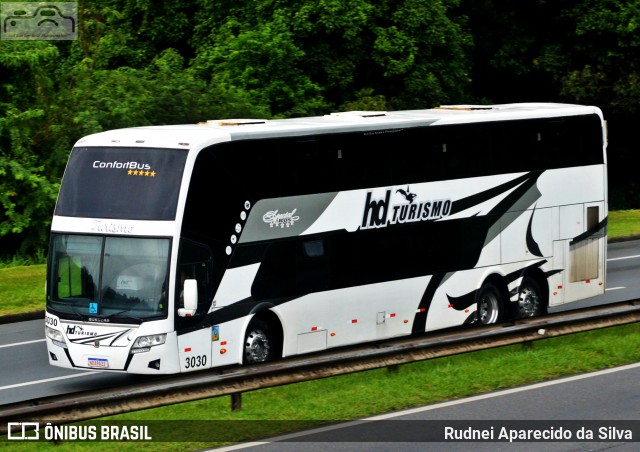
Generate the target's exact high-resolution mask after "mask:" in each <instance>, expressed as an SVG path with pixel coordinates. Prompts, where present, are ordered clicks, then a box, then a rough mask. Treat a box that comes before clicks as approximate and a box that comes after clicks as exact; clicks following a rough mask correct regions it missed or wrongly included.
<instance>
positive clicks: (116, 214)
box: [55, 147, 187, 220]
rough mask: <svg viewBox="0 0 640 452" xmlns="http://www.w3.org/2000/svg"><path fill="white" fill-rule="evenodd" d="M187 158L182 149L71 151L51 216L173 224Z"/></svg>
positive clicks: (107, 148)
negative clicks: (171, 222) (161, 221)
mask: <svg viewBox="0 0 640 452" xmlns="http://www.w3.org/2000/svg"><path fill="white" fill-rule="evenodd" d="M186 158H187V151H185V150H182V149H157V148H125V147H111V148H109V147H77V148H74V149H73V150H72V151H71V156H70V157H69V162H68V164H67V169H66V171H65V174H64V178H63V179H62V185H61V187H60V195H59V196H58V203H57V205H56V210H55V214H56V215H62V216H68V217H89V218H120V219H128V220H174V219H175V216H176V208H177V203H178V194H179V192H180V183H181V181H182V173H183V171H184V164H185V161H186Z"/></svg>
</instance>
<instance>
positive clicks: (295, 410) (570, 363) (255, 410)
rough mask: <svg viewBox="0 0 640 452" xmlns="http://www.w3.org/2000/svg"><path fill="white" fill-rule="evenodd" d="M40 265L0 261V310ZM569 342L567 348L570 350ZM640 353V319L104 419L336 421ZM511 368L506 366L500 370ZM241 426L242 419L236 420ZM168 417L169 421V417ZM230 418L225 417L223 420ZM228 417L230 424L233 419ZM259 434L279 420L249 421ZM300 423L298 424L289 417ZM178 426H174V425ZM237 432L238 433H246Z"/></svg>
mask: <svg viewBox="0 0 640 452" xmlns="http://www.w3.org/2000/svg"><path fill="white" fill-rule="evenodd" d="M608 234H609V237H610V238H613V237H626V236H633V235H637V234H640V210H633V211H619V212H610V213H609V224H608ZM44 275H45V266H44V265H36V266H30V267H13V268H0V294H2V295H1V299H0V303H2V305H1V306H0V314H6V313H17V312H28V311H33V310H42V309H43V304H44V303H43V300H44V295H43V294H44V279H45V276H44ZM567 350H570V351H571V352H570V353H567ZM639 360H640V324H632V325H627V326H622V327H615V328H608V329H604V330H598V331H591V332H586V333H580V334H574V335H570V336H565V337H560V338H553V339H545V340H542V341H538V342H535V343H534V344H533V346H532V347H523V346H522V345H513V346H508V347H502V348H497V349H492V350H484V351H480V352H474V353H467V354H462V355H457V356H452V357H447V358H439V359H434V360H427V361H422V362H417V363H413V364H406V365H403V366H400V367H399V368H398V370H397V371H389V370H388V369H378V370H373V371H368V372H361V373H356V374H350V375H344V376H339V377H333V378H327V379H323V380H316V381H309V382H303V383H297V384H292V385H287V386H282V387H277V388H270V389H264V390H259V391H253V392H249V393H246V394H244V395H243V409H242V410H241V411H235V412H232V411H231V410H230V398H229V397H217V398H211V399H206V400H200V401H196V402H191V403H185V404H179V405H173V406H169V407H164V408H157V409H151V410H145V411H138V412H133V413H128V414H124V415H119V416H112V417H109V418H104V420H136V421H139V420H141V423H143V422H144V421H157V420H164V421H173V420H175V421H182V422H184V421H185V420H221V421H230V420H236V421H249V420H261V419H269V420H307V421H310V422H311V421H326V422H336V421H341V420H349V419H355V418H362V417H367V416H372V415H375V414H379V413H385V412H389V411H394V410H399V409H404V408H410V407H416V406H421V405H425V404H430V403H436V402H439V401H444V400H452V399H457V398H461V397H466V396H470V395H474V394H478V393H485V392H490V391H495V390H498V389H505V388H510V387H514V386H520V385H524V384H528V383H533V382H538V381H544V380H549V379H554V378H559V377H563V376H568V375H574V374H578V373H583V372H588V371H593V370H598V369H604V368H610V367H615V366H619V365H623V364H627V363H632V362H637V361H639ZM505 369H508V372H506V371H505ZM236 424H237V425H240V426H244V425H246V424H241V423H236ZM170 425H172V424H171V423H170ZM225 425H229V424H225ZM231 425H234V424H233V423H231ZM252 425H254V427H255V425H260V426H262V427H263V428H264V430H263V431H262V432H261V434H262V435H273V434H278V433H283V432H284V431H286V429H284V428H283V426H282V424H267V423H264V424H252ZM293 426H294V427H299V424H293ZM176 428H178V427H176ZM243 431H244V434H245V436H242V435H241V434H240V432H239V433H238V437H237V440H238V441H240V440H246V439H250V438H251V436H250V435H249V436H247V431H246V429H244V430H243ZM222 444H223V443H221V442H215V443H200V442H193V443H158V442H154V443H79V442H72V443H64V442H63V443H61V444H57V445H53V444H49V443H38V444H29V443H15V442H12V443H7V442H2V441H0V448H2V447H7V448H11V450H25V451H31V450H36V449H37V450H38V451H40V450H49V449H51V450H56V451H76V450H85V449H91V450H99V451H110V450H113V449H114V448H115V447H116V446H117V449H118V450H123V451H129V450H130V451H134V450H135V451H140V450H154V451H156V450H158V451H174V450H185V451H186V450H197V449H201V448H206V447H213V446H220V445H222Z"/></svg>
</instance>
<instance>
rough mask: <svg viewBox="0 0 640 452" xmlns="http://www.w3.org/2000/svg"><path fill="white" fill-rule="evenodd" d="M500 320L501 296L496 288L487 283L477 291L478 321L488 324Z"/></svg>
mask: <svg viewBox="0 0 640 452" xmlns="http://www.w3.org/2000/svg"><path fill="white" fill-rule="evenodd" d="M501 320H502V297H501V295H500V291H499V290H498V288H497V287H496V286H495V285H493V284H492V283H487V284H485V285H484V286H482V288H481V289H480V292H479V293H478V323H480V324H481V325H490V324H493V323H498V322H500V321H501Z"/></svg>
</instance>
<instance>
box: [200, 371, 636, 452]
mask: <svg viewBox="0 0 640 452" xmlns="http://www.w3.org/2000/svg"><path fill="white" fill-rule="evenodd" d="M636 367H640V363H634V364H628V365H626V366H620V367H615V368H613V369H604V370H600V371H597V372H591V373H588V374H582V375H574V376H573V377H566V378H561V379H558V380H552V381H545V382H543V383H536V384H532V385H529V386H523V387H521V388H512V389H505V390H504V391H498V392H491V393H489V394H481V395H477V396H473V397H467V398H465V399H460V400H451V401H449V402H443V403H436V404H434V405H429V406H424V407H419V408H411V409H408V410H404V411H397V412H393V413H389V414H381V415H379V416H372V417H368V418H365V419H361V420H357V421H351V422H345V423H342V424H336V425H329V426H326V427H320V428H317V429H313V430H306V431H304V432H296V433H290V434H287V435H281V436H277V437H273V438H270V439H269V441H255V442H250V443H242V444H235V445H233V446H227V447H222V448H218V449H215V450H216V451H218V452H227V451H232V450H239V449H245V448H248V447H255V446H261V445H264V444H269V443H273V442H277V441H287V440H289V441H290V440H291V439H293V438H298V437H301V436H307V435H312V434H315V433H322V432H327V431H331V430H336V429H339V428H348V427H352V426H355V425H359V424H362V423H365V422H368V421H380V420H385V419H391V418H394V417H399V416H405V415H408V414H415V413H422V412H424V411H432V410H437V409H439V408H446V407H450V406H454V405H461V404H463V403H470V402H475V401H478V400H485V399H492V398H494V397H501V396H504V395H509V394H516V393H518V392H524V391H530V390H532V389H539V388H544V387H547V386H553V385H558V384H563V383H571V382H573V381H577V380H582V379H584V378H591V377H598V376H600V375H606V374H610V373H614V372H620V371H623V370H629V369H634V368H636ZM210 450H214V449H210Z"/></svg>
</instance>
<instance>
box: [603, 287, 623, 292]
mask: <svg viewBox="0 0 640 452" xmlns="http://www.w3.org/2000/svg"><path fill="white" fill-rule="evenodd" d="M620 289H626V287H607V288H606V289H605V292H606V291H607V290H620Z"/></svg>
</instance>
